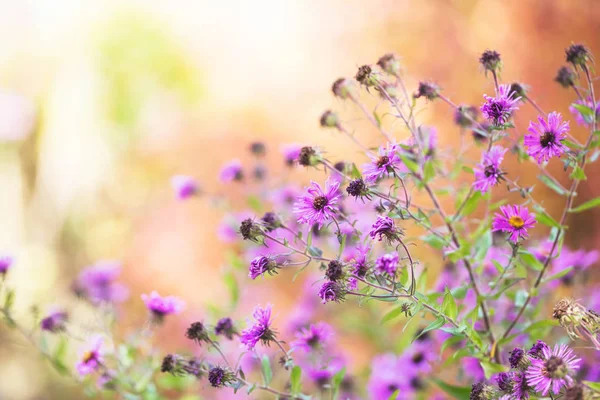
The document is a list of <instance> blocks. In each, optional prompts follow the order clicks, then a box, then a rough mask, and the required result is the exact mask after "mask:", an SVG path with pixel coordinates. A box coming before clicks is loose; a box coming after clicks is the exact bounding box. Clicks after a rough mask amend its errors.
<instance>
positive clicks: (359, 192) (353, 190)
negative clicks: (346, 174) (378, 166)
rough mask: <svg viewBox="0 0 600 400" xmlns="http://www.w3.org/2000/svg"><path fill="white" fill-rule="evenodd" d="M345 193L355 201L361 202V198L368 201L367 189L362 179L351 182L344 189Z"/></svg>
mask: <svg viewBox="0 0 600 400" xmlns="http://www.w3.org/2000/svg"><path fill="white" fill-rule="evenodd" d="M346 192H348V194H349V195H350V196H352V197H356V198H357V199H358V198H360V199H361V200H362V199H363V198H366V199H367V200H370V196H369V188H368V186H367V184H366V183H365V181H363V179H362V178H358V179H355V180H353V181H351V182H350V183H349V184H348V187H347V188H346Z"/></svg>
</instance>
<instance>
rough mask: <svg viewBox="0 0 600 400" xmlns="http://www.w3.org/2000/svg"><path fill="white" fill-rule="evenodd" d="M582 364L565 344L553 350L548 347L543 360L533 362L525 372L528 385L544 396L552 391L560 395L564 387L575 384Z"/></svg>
mask: <svg viewBox="0 0 600 400" xmlns="http://www.w3.org/2000/svg"><path fill="white" fill-rule="evenodd" d="M580 362H581V359H580V358H577V357H576V356H575V354H573V350H572V349H570V348H569V347H568V346H567V345H565V344H560V345H558V344H557V345H555V346H554V349H552V350H550V348H549V347H546V348H544V349H543V350H542V358H541V359H532V360H531V365H530V366H529V368H527V371H526V372H525V375H526V377H527V383H528V384H529V386H531V387H533V388H534V389H535V391H536V392H541V393H542V394H543V395H544V396H545V395H547V394H548V392H550V391H552V392H553V393H554V394H558V393H559V392H560V389H561V388H562V387H563V386H571V385H572V384H573V376H574V374H575V372H576V371H577V370H578V369H579V363H580Z"/></svg>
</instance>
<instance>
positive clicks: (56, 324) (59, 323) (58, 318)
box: [40, 310, 69, 333]
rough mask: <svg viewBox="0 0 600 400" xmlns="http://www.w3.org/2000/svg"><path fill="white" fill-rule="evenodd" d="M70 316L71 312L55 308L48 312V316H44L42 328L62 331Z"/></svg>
mask: <svg viewBox="0 0 600 400" xmlns="http://www.w3.org/2000/svg"><path fill="white" fill-rule="evenodd" d="M68 318H69V314H67V312H66V311H63V310H55V311H51V312H50V313H48V315H47V316H46V317H44V318H43V319H42V320H41V321H40V329H41V330H43V331H48V332H52V333H56V332H60V331H63V330H64V329H65V326H66V324H67V319H68Z"/></svg>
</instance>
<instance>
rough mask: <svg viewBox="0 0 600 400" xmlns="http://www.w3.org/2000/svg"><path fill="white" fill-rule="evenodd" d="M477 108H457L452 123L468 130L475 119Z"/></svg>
mask: <svg viewBox="0 0 600 400" xmlns="http://www.w3.org/2000/svg"><path fill="white" fill-rule="evenodd" d="M477 114H478V111H477V107H474V106H466V105H462V106H458V109H457V110H456V112H455V113H454V122H455V123H456V125H458V126H461V127H463V128H468V127H470V126H471V125H473V121H475V120H476V119H477Z"/></svg>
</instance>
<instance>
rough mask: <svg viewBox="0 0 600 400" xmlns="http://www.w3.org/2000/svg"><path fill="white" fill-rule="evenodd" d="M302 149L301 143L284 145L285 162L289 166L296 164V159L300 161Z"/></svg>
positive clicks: (282, 150)
mask: <svg viewBox="0 0 600 400" xmlns="http://www.w3.org/2000/svg"><path fill="white" fill-rule="evenodd" d="M300 150H302V146H301V145H299V144H288V145H285V146H283V147H282V149H281V152H282V153H283V158H284V159H285V163H286V164H287V165H289V166H292V165H294V164H295V163H296V161H298V157H300Z"/></svg>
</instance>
